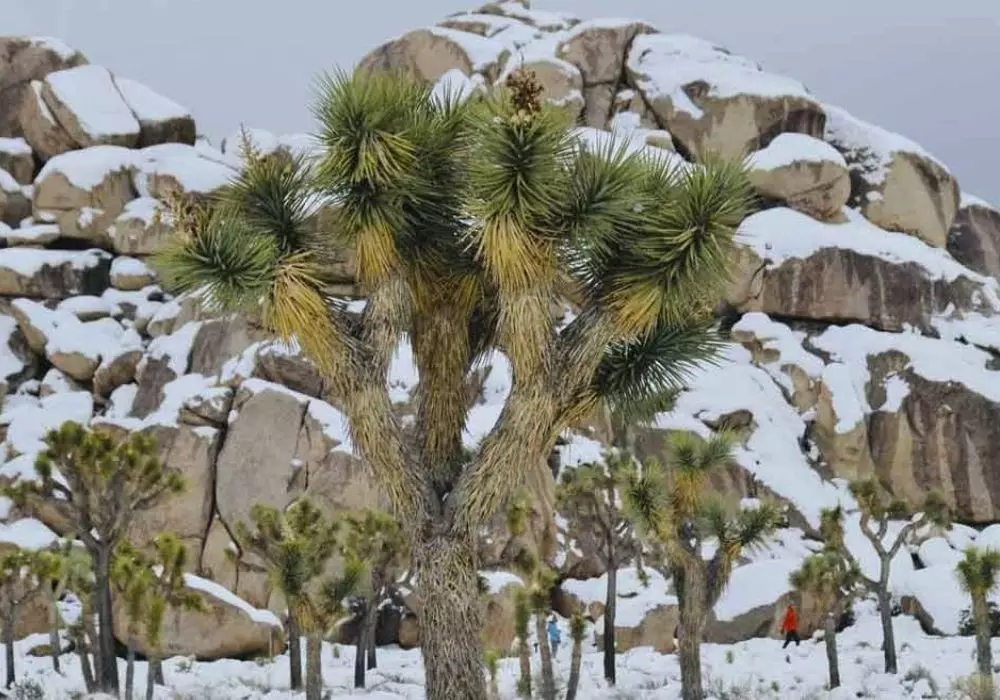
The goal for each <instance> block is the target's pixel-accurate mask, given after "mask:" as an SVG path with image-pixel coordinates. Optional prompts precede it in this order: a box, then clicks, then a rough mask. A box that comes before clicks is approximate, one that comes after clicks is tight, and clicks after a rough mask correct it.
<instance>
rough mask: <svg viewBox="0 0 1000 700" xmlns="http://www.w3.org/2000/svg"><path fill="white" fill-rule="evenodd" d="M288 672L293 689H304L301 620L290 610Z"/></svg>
mask: <svg viewBox="0 0 1000 700" xmlns="http://www.w3.org/2000/svg"><path fill="white" fill-rule="evenodd" d="M288 672H289V684H290V685H291V686H292V690H302V631H301V630H300V629H299V621H298V620H296V619H295V615H293V614H292V611H291V607H290V606H289V610H288Z"/></svg>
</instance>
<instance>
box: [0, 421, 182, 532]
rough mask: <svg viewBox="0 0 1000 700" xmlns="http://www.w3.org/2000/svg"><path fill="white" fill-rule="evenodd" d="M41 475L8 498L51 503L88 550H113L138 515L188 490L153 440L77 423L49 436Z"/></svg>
mask: <svg viewBox="0 0 1000 700" xmlns="http://www.w3.org/2000/svg"><path fill="white" fill-rule="evenodd" d="M35 471H36V472H37V474H38V479H37V480H35V481H31V480H22V481H20V482H18V483H17V484H15V485H14V486H11V487H8V488H6V489H4V493H5V494H6V495H8V496H9V497H11V498H12V500H14V502H15V503H18V504H22V505H23V504H25V503H27V502H28V501H29V500H30V499H33V498H34V499H40V500H43V501H45V502H46V503H47V504H48V505H49V506H50V507H52V508H53V509H55V510H56V511H57V512H59V514H60V515H62V516H63V517H64V518H65V519H66V520H67V521H68V523H69V525H70V526H71V527H72V528H73V529H74V534H76V536H77V537H78V538H79V539H80V540H81V541H82V542H83V543H84V544H85V545H86V546H87V547H88V549H90V548H93V547H96V546H97V545H98V543H101V544H103V545H105V546H113V545H114V544H115V543H116V542H118V541H119V540H120V539H121V538H122V537H123V536H124V534H125V533H126V532H127V530H128V527H129V526H130V525H131V522H132V520H133V518H134V516H135V514H136V513H137V512H139V511H143V510H146V509H148V508H150V507H152V506H154V505H156V504H157V503H159V502H161V501H162V500H163V499H164V498H166V497H167V496H169V495H171V494H175V493H179V492H180V491H182V490H183V488H184V480H183V479H182V478H181V476H180V474H179V473H177V472H176V471H174V470H169V469H166V468H164V466H163V463H162V462H161V461H160V459H159V458H158V457H157V456H156V444H155V442H154V441H153V439H152V438H151V437H149V436H148V435H144V434H141V433H132V434H130V435H128V436H127V437H125V438H124V439H122V440H116V439H115V438H114V437H113V436H112V435H111V433H109V432H107V431H104V430H102V429H100V428H96V429H93V430H91V429H87V428H84V427H83V426H81V425H80V424H78V423H73V422H71V421H67V422H66V423H63V424H62V426H60V427H59V428H58V429H56V430H52V431H50V432H49V433H48V434H47V435H46V436H45V448H44V449H43V450H42V452H41V453H40V454H39V455H38V457H37V459H36V460H35Z"/></svg>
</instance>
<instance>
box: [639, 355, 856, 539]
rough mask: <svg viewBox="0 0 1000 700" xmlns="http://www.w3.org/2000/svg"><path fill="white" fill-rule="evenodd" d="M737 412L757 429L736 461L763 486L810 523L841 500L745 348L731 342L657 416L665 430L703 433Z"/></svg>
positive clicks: (792, 414) (800, 423)
mask: <svg viewBox="0 0 1000 700" xmlns="http://www.w3.org/2000/svg"><path fill="white" fill-rule="evenodd" d="M739 410H748V411H751V412H752V413H753V416H754V423H755V429H754V432H753V433H752V434H751V435H750V437H749V438H748V439H747V441H746V443H745V445H742V446H740V447H738V448H737V449H736V450H735V453H734V454H735V457H736V461H737V462H738V463H739V464H740V465H741V466H743V467H744V468H745V469H746V470H747V471H748V472H750V473H751V474H753V475H754V476H755V477H756V478H757V479H759V480H760V482H761V483H762V484H764V485H765V486H767V487H768V488H769V489H771V490H772V491H774V492H775V493H776V494H778V495H779V496H781V497H783V498H786V499H787V500H789V501H790V502H791V503H792V504H793V505H794V506H795V508H796V509H797V510H798V511H799V512H800V513H802V515H803V516H804V517H805V518H806V520H807V521H808V522H809V523H810V524H811V525H813V526H818V524H819V514H820V511H821V510H822V509H823V508H830V507H834V506H836V505H837V504H838V502H840V497H839V494H838V490H837V488H836V487H835V486H834V485H833V484H831V483H829V482H825V481H823V479H822V477H821V476H820V475H819V473H817V472H816V470H815V469H813V468H812V465H810V463H809V461H808V460H807V458H806V456H805V455H803V454H802V449H801V447H800V444H799V440H800V439H801V438H802V437H803V435H804V434H805V429H806V424H805V422H804V420H803V418H802V416H800V415H799V414H798V413H797V412H796V410H795V408H794V407H793V406H791V405H789V404H788V402H787V401H786V400H785V397H784V396H783V395H782V393H781V389H780V388H779V387H778V385H777V384H775V382H774V381H773V380H772V379H771V375H770V374H769V373H768V372H767V371H765V370H763V369H760V368H759V367H755V366H754V365H753V364H751V356H750V353H749V351H747V350H745V349H744V348H742V347H738V346H731V347H730V348H729V350H728V351H727V355H726V357H725V358H724V359H723V361H722V364H721V365H720V366H719V367H709V368H706V369H704V370H700V371H698V372H696V373H694V376H693V377H692V379H691V381H690V383H689V385H688V389H686V390H685V391H684V392H682V393H681V395H680V396H679V397H678V399H677V403H676V405H675V406H674V409H673V410H672V411H670V412H669V413H661V414H660V415H659V416H657V419H656V427H657V428H660V429H663V430H690V431H692V432H695V433H696V434H698V435H701V436H703V437H705V436H707V435H708V434H709V433H710V432H711V429H710V428H709V427H708V425H706V423H705V421H706V420H709V421H711V420H717V419H719V418H721V417H722V416H724V415H727V414H729V413H733V412H735V411H739Z"/></svg>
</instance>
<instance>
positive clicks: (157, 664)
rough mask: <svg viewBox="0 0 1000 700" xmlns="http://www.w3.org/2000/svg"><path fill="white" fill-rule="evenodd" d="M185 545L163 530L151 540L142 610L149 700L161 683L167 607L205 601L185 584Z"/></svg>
mask: <svg viewBox="0 0 1000 700" xmlns="http://www.w3.org/2000/svg"><path fill="white" fill-rule="evenodd" d="M186 563H187V548H186V547H185V546H184V543H183V542H181V540H180V538H178V537H177V536H176V535H174V534H172V533H169V532H165V533H161V534H159V535H157V536H156V537H155V538H154V539H153V560H152V569H151V571H152V578H151V580H150V583H149V604H148V606H147V609H146V619H145V634H146V642H147V644H148V645H149V653H148V654H147V655H146V656H147V658H148V659H149V672H148V673H147V674H146V700H153V693H154V686H155V685H156V684H157V683H159V684H160V685H163V683H164V680H163V660H162V654H161V650H160V647H161V645H162V642H163V620H164V618H165V616H166V613H167V611H168V610H173V611H177V612H179V611H181V610H192V611H203V610H204V609H205V601H204V600H203V599H202V597H201V596H200V595H198V594H197V593H195V592H194V591H192V590H190V589H189V588H187V587H186V585H185V579H184V570H185V568H186Z"/></svg>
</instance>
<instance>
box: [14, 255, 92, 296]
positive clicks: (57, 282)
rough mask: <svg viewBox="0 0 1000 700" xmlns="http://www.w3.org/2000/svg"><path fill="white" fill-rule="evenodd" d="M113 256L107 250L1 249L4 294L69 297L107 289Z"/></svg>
mask: <svg viewBox="0 0 1000 700" xmlns="http://www.w3.org/2000/svg"><path fill="white" fill-rule="evenodd" d="M110 266H111V256H110V255H108V254H107V253H104V252H103V251H98V250H84V251H70V250H32V249H30V248H6V249H4V250H0V295H2V296H10V297H34V298H43V299H66V298H68V297H71V296H76V295H77V294H100V293H101V292H103V291H104V290H105V289H107V287H108V284H109V280H108V271H109V269H110Z"/></svg>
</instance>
